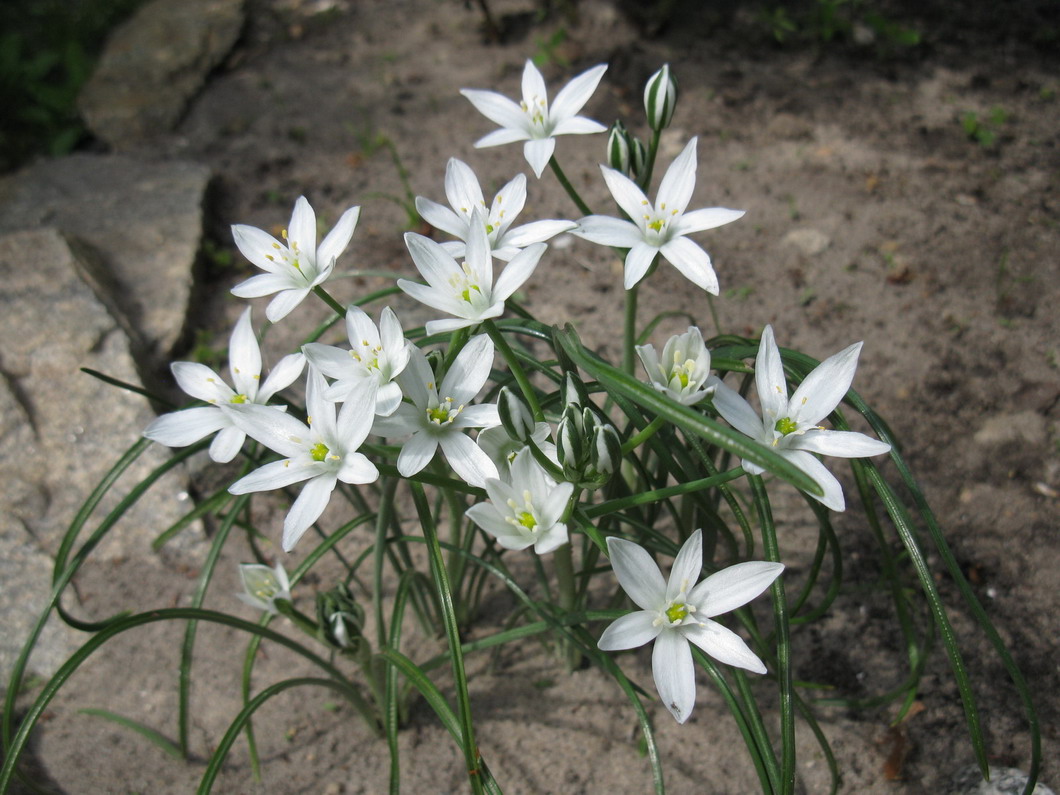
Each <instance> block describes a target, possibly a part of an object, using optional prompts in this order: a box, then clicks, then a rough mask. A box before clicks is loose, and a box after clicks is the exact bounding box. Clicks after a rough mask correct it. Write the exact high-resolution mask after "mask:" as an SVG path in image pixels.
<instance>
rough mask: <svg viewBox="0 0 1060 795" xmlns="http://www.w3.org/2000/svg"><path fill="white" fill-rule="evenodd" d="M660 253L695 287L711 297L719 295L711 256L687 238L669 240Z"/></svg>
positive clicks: (716, 276)
mask: <svg viewBox="0 0 1060 795" xmlns="http://www.w3.org/2000/svg"><path fill="white" fill-rule="evenodd" d="M659 252H660V253H661V254H662V255H663V256H664V257H666V259H667V260H668V261H669V263H670V264H671V265H673V266H674V267H675V268H677V270H679V271H681V273H682V274H683V275H684V277H685V278H686V279H688V280H689V281H690V282H692V283H693V284H694V285H696V286H697V287H701V288H703V289H704V290H706V291H707V292H708V293H710V294H711V295H717V294H718V275H717V274H716V273H715V272H714V267H713V266H712V265H711V263H710V256H709V255H708V254H707V252H705V251H704V250H703V249H702V248H700V247H699V246H698V245H696V244H695V243H693V242H692V241H691V240H689V239H688V238H687V237H675V238H673V239H671V240H668V241H667V242H666V243H664V244H663V246H662V248H661V249H659Z"/></svg>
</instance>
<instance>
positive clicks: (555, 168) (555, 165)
mask: <svg viewBox="0 0 1060 795" xmlns="http://www.w3.org/2000/svg"><path fill="white" fill-rule="evenodd" d="M548 164H549V165H550V166H552V173H553V174H555V175H556V179H558V180H559V184H560V185H562V186H563V190H565V191H567V195H568V196H570V197H571V201H573V202H574V203H575V204H576V205H577V206H578V209H579V210H581V211H582V215H592V214H593V211H592V210H590V209H589V205H588V204H586V203H585V202H584V201H582V197H581V196H579V195H578V191H576V190H575V189H574V186H573V185H571V184H570V180H569V179H567V175H566V174H564V173H563V169H562V168H560V167H559V161H558V160H556V156H555V155H553V156H552V157H551V158H550V159H549V161H548Z"/></svg>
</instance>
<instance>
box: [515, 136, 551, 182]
mask: <svg viewBox="0 0 1060 795" xmlns="http://www.w3.org/2000/svg"><path fill="white" fill-rule="evenodd" d="M554 151H556V139H555V138H539V139H537V140H531V141H527V142H526V143H525V144H523V157H525V158H526V162H527V163H529V164H530V168H532V169H533V170H534V176H535V177H537V178H538V179H540V178H541V172H542V171H544V170H545V166H547V165H548V161H549V160H551V159H552V153H553V152H554Z"/></svg>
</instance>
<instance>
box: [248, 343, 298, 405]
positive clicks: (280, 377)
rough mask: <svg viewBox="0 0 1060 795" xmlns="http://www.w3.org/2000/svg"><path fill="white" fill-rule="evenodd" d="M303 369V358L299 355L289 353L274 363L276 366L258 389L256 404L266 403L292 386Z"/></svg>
mask: <svg viewBox="0 0 1060 795" xmlns="http://www.w3.org/2000/svg"><path fill="white" fill-rule="evenodd" d="M304 369H305V356H303V355H302V354H301V353H289V354H287V355H286V356H284V357H283V358H282V359H280V361H278V362H276V366H275V367H273V368H272V369H271V370H270V371H269V377H268V378H266V379H265V383H264V384H262V385H261V386H260V387H259V388H258V397H257V402H258V403H267V402H268V401H269V398H271V397H272V396H273V395H275V394H276V393H277V392H279V391H280V390H281V389H286V388H287V387H289V386H290V385H291V384H293V383H294V382H295V379H297V378H298V376H300V375H301V374H302V370H304Z"/></svg>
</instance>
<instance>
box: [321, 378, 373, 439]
mask: <svg viewBox="0 0 1060 795" xmlns="http://www.w3.org/2000/svg"><path fill="white" fill-rule="evenodd" d="M378 392H379V382H378V381H376V380H375V379H374V378H368V379H365V381H364V383H363V384H361V385H359V386H357V387H356V388H355V389H354V390H353V391H352V392H350V394H349V395H347V396H346V400H345V401H344V402H343V404H342V408H341V409H340V410H339V416H338V419H337V421H336V429H335V432H336V434H337V438H336V444H337V446H338V448H339V449H340V450H342V451H343V452H344V453H345V454H347V455H348V454H350V453H352V452H353V451H354V450H356V449H357V448H358V447H360V446H361V442H363V441H364V440H365V437H366V436H368V432H369V431H371V430H372V420H374V419H375V402H376V394H377V393H378ZM332 411H334V409H332Z"/></svg>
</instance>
